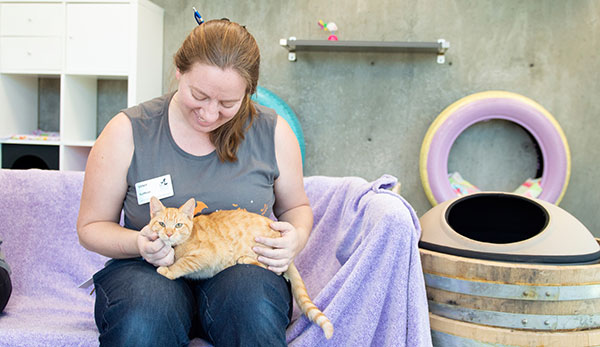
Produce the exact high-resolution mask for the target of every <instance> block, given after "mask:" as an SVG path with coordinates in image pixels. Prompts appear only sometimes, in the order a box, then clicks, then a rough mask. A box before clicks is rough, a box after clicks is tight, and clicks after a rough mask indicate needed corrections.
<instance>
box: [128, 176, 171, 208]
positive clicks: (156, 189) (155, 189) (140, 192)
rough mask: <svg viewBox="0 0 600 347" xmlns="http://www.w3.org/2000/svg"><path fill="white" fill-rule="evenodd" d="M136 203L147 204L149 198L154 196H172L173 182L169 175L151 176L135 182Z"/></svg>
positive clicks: (160, 197) (159, 197) (161, 197)
mask: <svg viewBox="0 0 600 347" xmlns="http://www.w3.org/2000/svg"><path fill="white" fill-rule="evenodd" d="M135 192H136V194H137V201H138V205H143V204H147V203H148V202H150V198H151V197H153V196H156V197H157V198H158V199H163V198H168V197H169V196H173V195H174V193H173V183H172V182H171V175H170V174H169V175H164V176H160V177H156V178H152V179H149V180H146V181H142V182H138V183H136V184H135Z"/></svg>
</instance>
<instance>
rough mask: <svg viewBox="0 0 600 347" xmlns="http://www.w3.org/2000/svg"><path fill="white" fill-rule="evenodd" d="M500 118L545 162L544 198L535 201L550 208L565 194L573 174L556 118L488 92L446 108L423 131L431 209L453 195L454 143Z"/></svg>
mask: <svg viewBox="0 0 600 347" xmlns="http://www.w3.org/2000/svg"><path fill="white" fill-rule="evenodd" d="M490 119H503V120H507V121H510V122H513V123H516V124H518V125H520V126H521V127H523V128H524V129H525V130H527V131H528V132H529V133H530V134H531V135H532V136H533V138H534V139H535V141H536V142H537V144H538V146H539V148H540V151H541V153H542V159H543V164H544V165H543V166H544V169H543V172H542V179H541V183H540V185H541V187H542V193H541V194H540V196H538V199H541V200H545V201H548V202H551V203H554V204H557V205H558V203H559V202H560V200H561V199H562V197H563V196H564V194H565V191H566V189H567V185H568V182H569V177H570V175H571V154H570V152H569V145H568V143H567V138H566V137H565V134H564V132H563V131H562V129H561V127H560V125H559V124H558V122H557V121H556V119H554V117H553V116H552V115H551V114H550V113H549V112H548V111H546V109H544V108H543V107H542V106H541V105H539V104H538V103H536V102H535V101H533V100H531V99H529V98H527V97H525V96H522V95H519V94H515V93H511V92H505V91H487V92H481V93H476V94H472V95H469V96H466V97H464V98H462V99H460V100H458V101H456V102H455V103H453V104H452V105H450V106H448V107H447V108H446V109H445V110H444V111H442V113H440V115H439V116H438V117H437V118H436V119H435V121H434V122H433V123H432V124H431V126H430V127H429V130H427V133H426V134H425V138H424V140H423V144H422V146H421V155H420V160H419V170H420V172H421V182H422V184H423V189H424V190H425V194H426V195H427V199H428V200H429V202H431V204H432V205H433V206H435V205H437V204H439V203H441V202H444V201H446V200H450V199H453V198H455V197H456V196H457V194H456V193H455V192H454V191H453V190H452V188H451V186H450V183H449V181H448V156H449V154H450V149H451V148H452V145H453V144H454V141H456V139H457V138H458V136H459V135H460V134H461V133H462V132H463V131H464V130H465V129H467V128H468V127H470V126H471V125H473V124H475V123H478V122H483V121H486V120H490Z"/></svg>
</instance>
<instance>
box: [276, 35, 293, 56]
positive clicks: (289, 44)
mask: <svg viewBox="0 0 600 347" xmlns="http://www.w3.org/2000/svg"><path fill="white" fill-rule="evenodd" d="M294 41H296V37H294V36H292V37H290V38H289V39H287V40H286V39H280V40H279V44H280V45H281V46H283V47H285V48H287V50H288V52H289V53H288V60H289V61H296V45H294Z"/></svg>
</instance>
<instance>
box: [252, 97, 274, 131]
mask: <svg viewBox="0 0 600 347" xmlns="http://www.w3.org/2000/svg"><path fill="white" fill-rule="evenodd" d="M254 107H255V109H256V112H257V115H256V117H255V119H254V123H253V124H252V127H253V128H255V129H265V130H268V131H274V129H275V126H276V125H277V117H278V116H277V112H275V110H274V109H272V108H270V107H266V106H263V105H260V104H254Z"/></svg>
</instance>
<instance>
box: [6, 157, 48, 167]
mask: <svg viewBox="0 0 600 347" xmlns="http://www.w3.org/2000/svg"><path fill="white" fill-rule="evenodd" d="M11 169H16V170H26V169H43V170H48V164H46V162H45V161H44V160H43V159H41V158H40V157H37V156H35V155H24V156H22V157H19V158H18V159H17V160H15V162H14V163H13V165H12V166H11Z"/></svg>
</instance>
